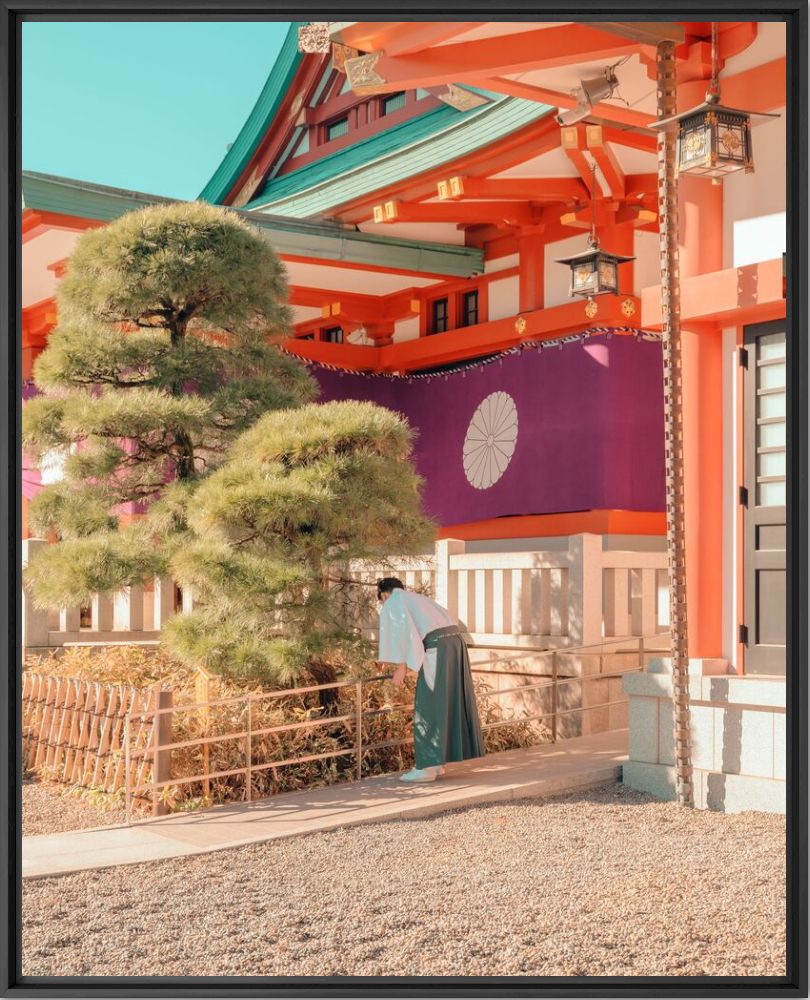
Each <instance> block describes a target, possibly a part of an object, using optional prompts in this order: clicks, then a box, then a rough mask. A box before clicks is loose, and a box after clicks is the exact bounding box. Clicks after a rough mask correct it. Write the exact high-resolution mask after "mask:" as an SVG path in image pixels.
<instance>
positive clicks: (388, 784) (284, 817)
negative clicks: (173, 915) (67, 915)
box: [22, 730, 627, 878]
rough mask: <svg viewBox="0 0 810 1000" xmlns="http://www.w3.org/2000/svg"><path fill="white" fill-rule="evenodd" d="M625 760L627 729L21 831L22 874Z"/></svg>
mask: <svg viewBox="0 0 810 1000" xmlns="http://www.w3.org/2000/svg"><path fill="white" fill-rule="evenodd" d="M626 759H627V730H620V731H617V732H611V733H600V734H598V735H596V736H583V737H580V738H578V739H571V740H564V741H563V742H562V743H557V744H547V745H544V746H539V747H534V748H532V749H530V750H508V751H506V752H505V753H497V754H490V755H489V756H487V757H484V758H482V759H480V760H475V761H468V762H464V763H462V764H450V765H448V768H447V773H446V774H445V776H444V777H442V778H440V779H439V780H438V781H436V782H434V783H432V784H427V785H405V784H403V783H402V782H401V781H399V780H398V778H397V777H396V776H393V777H384V778H367V779H365V780H363V781H361V782H348V783H346V784H339V785H332V786H330V787H328V788H316V789H313V790H312V791H306V792H289V793H286V794H284V795H279V796H277V797H275V798H270V799H261V800H259V801H258V802H252V803H249V804H248V803H243V804H237V805H225V806H214V807H213V808H211V809H205V810H201V811H199V812H194V813H181V814H176V815H173V816H164V817H160V818H158V819H150V820H144V821H141V822H139V823H136V824H133V825H132V826H129V827H127V826H114V827H105V828H103V829H97V830H77V831H75V832H73V833H58V834H53V835H45V836H40V837H23V846H22V859H23V872H22V873H23V878H45V877H46V876H49V875H62V874H67V873H68V872H76V871H86V870H88V869H94V868H111V867H114V866H115V865H127V864H137V863H139V862H143V861H155V860H158V859H161V858H177V857H183V856H186V855H189V854H208V853H210V852H211V851H221V850H224V849H225V848H229V847H240V846H242V845H243V844H257V843H263V842H265V841H270V840H276V839H278V838H281V837H296V836H300V835H302V834H307V833H320V832H321V831H324V830H334V829H336V828H337V827H341V826H353V825H356V824H358V823H377V822H381V821H384V820H391V819H411V818H414V817H417V816H418V817H421V816H429V815H430V814H431V813H437V812H443V811H445V810H448V809H458V808H460V807H462V806H471V805H478V804H481V803H487V802H501V801H504V800H505V799H517V798H525V797H527V796H537V797H542V796H547V795H557V794H559V793H560V792H565V791H568V790H569V789H572V790H573V789H577V788H587V787H588V786H590V785H596V784H601V783H603V782H606V781H615V780H616V779H617V778H619V777H620V774H621V764H622V762H623V761H625V760H626Z"/></svg>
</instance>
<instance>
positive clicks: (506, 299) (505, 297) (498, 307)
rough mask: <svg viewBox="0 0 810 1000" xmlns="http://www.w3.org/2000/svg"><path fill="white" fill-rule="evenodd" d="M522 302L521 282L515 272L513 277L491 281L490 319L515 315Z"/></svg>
mask: <svg viewBox="0 0 810 1000" xmlns="http://www.w3.org/2000/svg"><path fill="white" fill-rule="evenodd" d="M519 303H520V282H519V278H518V276H517V275H516V274H515V275H513V276H512V277H511V278H502V279H501V280H500V281H491V282H490V283H489V319H490V320H496V319H506V318H507V317H509V316H515V315H517V312H518V305H519Z"/></svg>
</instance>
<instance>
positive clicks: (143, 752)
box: [124, 632, 666, 824]
mask: <svg viewBox="0 0 810 1000" xmlns="http://www.w3.org/2000/svg"><path fill="white" fill-rule="evenodd" d="M665 635H666V633H661V632H657V633H654V635H653V636H638V637H635V636H634V637H632V641H634V643H637V645H638V652H639V655H640V660H641V662H640V666H639V667H638V668H633V669H628V670H621V671H612V672H611V673H609V674H604V673H598V674H586V675H579V676H574V677H563V678H560V677H559V676H558V671H557V659H556V658H557V656H558V655H559V654H560V653H562V652H565V653H571V652H584V651H585V650H588V649H594V648H595V647H603V646H605V645H617V644H622V643H627V642H628V638H627V637H623V638H621V639H613V640H603V641H601V642H599V643H587V644H582V645H580V646H575V647H563V648H562V649H544V650H536V651H526V652H525V655H532V656H536V655H537V654H538V653H539V654H541V655H544V656H551V657H552V663H551V676H549V675H547V674H526V673H521V674H520V675H519V676H527V677H537V678H539V680H538V681H537V682H536V683H533V684H524V685H518V686H517V687H513V688H506V689H504V690H499V691H485V692H481V693H480V695H479V697H481V698H495V697H503V696H504V695H507V694H514V693H518V692H519V693H526V692H529V691H533V690H536V689H539V688H548V687H550V688H552V708H551V711H550V712H542V713H539V714H537V715H533V716H521V717H520V718H519V719H505V720H501V721H499V722H491V723H487V724H486V725H483V726H482V727H481V728H482V729H483V730H485V731H487V730H490V729H500V728H502V727H504V726H507V725H517V724H521V723H528V722H536V721H540V720H543V719H549V718H550V720H551V739H552V742H556V739H557V720H558V718H559V717H560V716H564V715H570V714H572V713H574V712H587V711H592V710H593V709H596V708H606V707H609V706H611V705H616V704H623V703H624V702H617V701H613V702H607V703H605V704H599V705H588V706H580V707H578V708H573V709H563V710H560V709H559V708H558V698H557V693H558V688H559V685H560V684H566V683H572V682H574V681H578V682H580V683H584V682H586V681H593V680H607V679H611V678H616V677H621V676H624V674H628V673H638V672H639V671H643V669H644V652H645V650H644V642H645V639H649V638H656V639H657V638H660V637H661V636H665ZM476 648H481V647H476ZM485 648H497V647H485ZM628 652H632V650H629V651H628ZM493 662H498V661H493ZM474 672H476V673H492V671H481V670H480V669H477V670H475V671H474ZM499 673H502V674H505V675H507V676H511V675H512V674H511V672H510V671H508V670H504V671H499ZM392 676H393V675H392V674H378V675H376V676H373V677H368V678H353V679H347V680H343V681H333V682H329V683H326V684H313V685H309V686H307V687H302V688H286V689H281V690H278V691H251V692H248V693H247V694H244V695H240V696H234V697H231V698H217V699H213V700H211V701H205V702H196V703H193V704H188V705H179V706H170V707H166V708H152V709H147V710H145V711H139V712H132V713H127V715H126V716H125V718H124V743H125V807H126V822H127V824H130V823H131V820H132V799H133V797H134V796H136V795H138V793H141V792H144V791H146V790H147V789H150V788H151V789H152V791H153V794H155V793H157V791H158V790H159V789H161V788H165V787H168V786H171V785H189V784H194V783H195V782H202V781H206V780H209V781H210V780H211V779H213V778H223V777H232V776H234V775H237V774H243V775H244V776H245V797H246V800H247V801H248V802H249V801H250V800H251V787H252V776H253V773H254V772H256V771H265V770H269V769H271V768H276V767H287V766H291V765H293V764H304V763H308V762H310V761H314V760H326V759H330V758H337V757H346V756H351V755H354V756H355V757H356V761H357V765H356V766H357V778H358V779H360V778H361V776H362V760H363V756H364V754H367V753H369V752H371V751H372V750H380V749H384V748H386V747H391V746H400V745H403V746H404V745H406V744H409V743H412V742H413V738H412V737H410V738H404V739H398V740H384V741H382V742H378V743H373V744H366V745H364V744H363V735H362V726H363V720H364V719H367V718H371V717H374V716H379V715H383V714H387V713H391V712H396V711H412V710H413V707H412V706H409V705H404V704H401V705H399V704H397V705H389V706H384V707H383V708H375V709H368V710H364V709H363V707H362V694H363V684H371V683H379V682H382V681H387V680H390V679H391V678H392ZM352 686H353V687H354V688H355V710H354V712H351V713H347V714H343V715H339V716H321V717H319V718H317V719H310V720H307V721H305V722H293V723H286V724H283V725H279V726H270V727H266V728H263V729H253V726H252V705H253V702H255V701H260V700H261V701H269V700H277V699H279V698H284V697H292V696H298V695H302V694H309V693H314V692H316V691H327V690H336V689H343V688H349V687H352ZM234 704H243V705H244V706H245V709H246V710H247V714H248V724H247V728H246V729H244V730H240V731H237V732H228V733H223V734H220V735H214V736H203V737H199V738H197V739H193V740H182V741H178V742H174V743H165V744H161V743H159V742H158V741H157V740H155V741H154V742H152V743H151V744H150V745H149V746H148V747H145V748H143V749H137V748H136V749H135V750H134V751H133V748H132V747H131V744H130V726H131V721H132V720H134V719H145V718H154V719H155V720H157V718H158V717H159V716H161V715H163V714H166V713H169V712H182V711H198V710H200V709H203V708H205V709H208V708H211V707H217V706H225V705H234ZM352 720H354V723H355V744H354V747H353V748H351V749H343V750H331V751H328V752H326V753H322V754H309V755H305V756H303V757H292V758H289V759H286V760H280V761H272V762H265V763H261V764H254V763H253V739H254V737H256V736H262V735H266V734H270V733H282V732H293V731H300V730H304V729H312V728H317V727H319V726H326V725H335V724H339V723H347V722H350V721H352ZM240 739H244V740H245V752H244V756H245V764H244V766H242V767H239V768H232V769H229V770H225V771H217V772H209V773H207V774H200V775H193V776H190V777H182V778H177V777H175V778H171V777H170V778H168V779H164V780H158V779H157V775H156V774H155V773H154V770H155V763H153V775H152V781H151V782H149V783H148V784H140V785H135V786H133V785H132V781H131V778H132V760H133V758H139V759H143V758H146V757H149V756H152V757H153V758H154V761H155V762H156V761H157V754H158V753H161V752H165V751H170V750H175V749H181V748H183V747H188V746H207V745H209V744H211V743H222V742H227V741H229V740H240Z"/></svg>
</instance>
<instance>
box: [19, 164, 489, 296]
mask: <svg viewBox="0 0 810 1000" xmlns="http://www.w3.org/2000/svg"><path fill="white" fill-rule="evenodd" d="M22 196H23V204H24V206H25V208H27V209H31V210H32V211H41V212H54V213H56V214H61V215H72V216H76V217H78V218H84V219H98V220H99V221H103V222H111V221H112V220H113V219H117V218H118V217H119V216H121V215H124V214H125V213H126V212H130V211H133V210H136V209H139V208H146V207H147V206H148V205H159V204H164V205H168V204H172V203H173V202H175V201H176V200H177V199H174V198H165V197H162V196H160V195H150V194H144V193H143V192H141V191H127V190H124V189H122V188H114V187H108V186H106V185H101V184H93V183H90V182H85V181H77V180H73V179H71V178H67V177H55V176H53V175H52V174H39V173H34V172H32V171H23V173H22ZM228 211H231V212H235V213H236V214H237V215H239V216H240V217H241V218H243V219H245V220H246V221H247V222H249V223H250V224H251V225H253V226H255V227H256V228H257V229H259V230H261V231H262V232H264V233H266V235H267V238H268V239H270V240H271V242H272V244H273V247H274V248H275V250H276V251H277V252H279V253H282V254H290V255H296V256H302V257H312V258H315V259H317V260H323V261H325V262H329V261H341V262H343V263H349V264H352V263H353V264H358V265H361V266H362V265H364V264H365V265H368V264H373V265H375V266H382V267H390V268H392V269H396V270H403V271H415V272H422V273H429V274H438V275H443V276H447V277H454V278H466V277H471V276H472V275H475V274H481V273H482V272H483V270H484V254H483V251H482V250H479V249H476V248H475V247H461V246H454V245H452V244H444V243H427V242H421V241H419V240H403V239H394V238H390V237H387V236H378V235H372V234H370V233H362V232H358V231H355V230H351V229H345V228H344V227H343V226H342V225H340V224H339V223H329V222H310V221H309V220H307V219H293V218H285V217H284V216H274V215H268V214H266V213H259V212H246V211H241V210H239V209H232V208H229V209H228Z"/></svg>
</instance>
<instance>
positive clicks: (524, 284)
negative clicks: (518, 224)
mask: <svg viewBox="0 0 810 1000" xmlns="http://www.w3.org/2000/svg"><path fill="white" fill-rule="evenodd" d="M545 246H546V245H545V242H544V240H543V236H542V235H540V234H536V233H530V234H525V235H524V234H521V235H520V236H519V237H518V253H519V254H520V263H519V265H518V267H519V282H520V293H519V303H520V306H519V308H520V311H521V312H532V311H533V310H535V309H542V308H543V303H544V299H545Z"/></svg>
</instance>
